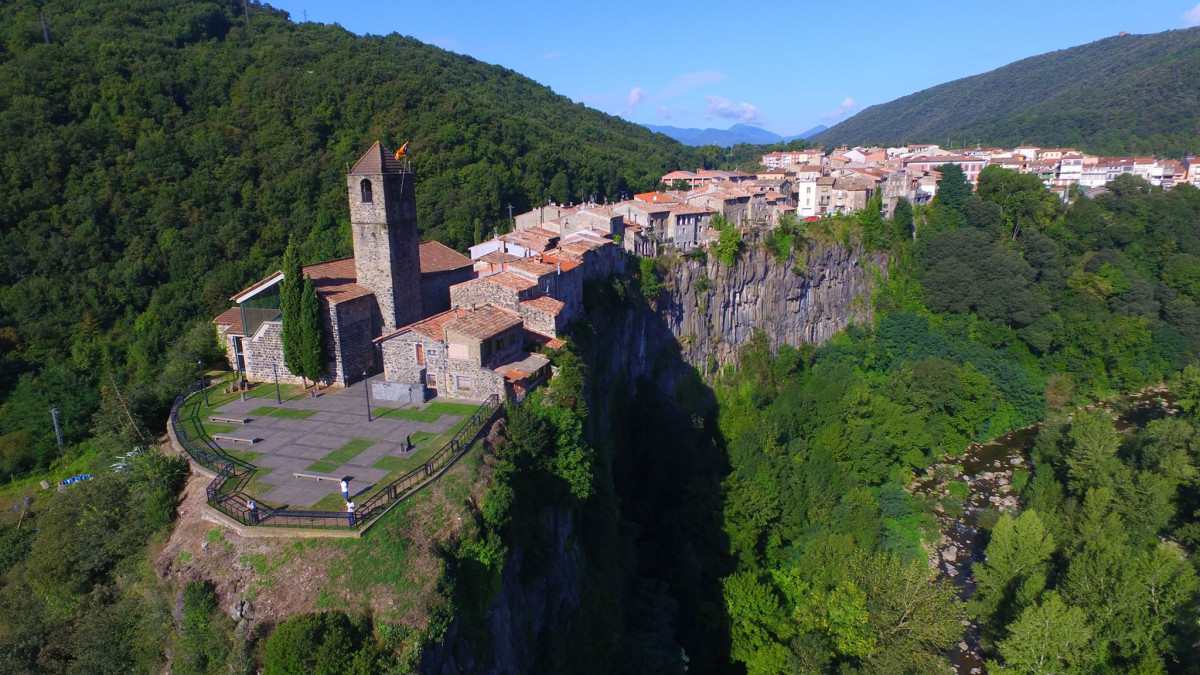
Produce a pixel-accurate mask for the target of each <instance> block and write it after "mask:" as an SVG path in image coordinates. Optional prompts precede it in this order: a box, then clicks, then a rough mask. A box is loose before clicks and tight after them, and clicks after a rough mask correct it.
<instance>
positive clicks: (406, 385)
mask: <svg viewBox="0 0 1200 675" xmlns="http://www.w3.org/2000/svg"><path fill="white" fill-rule="evenodd" d="M375 342H376V344H378V345H379V348H380V351H381V352H382V354H383V362H384V376H385V378H386V381H387V382H386V384H388V385H398V386H390V387H389V386H381V387H376V388H375V391H376V396H379V395H380V394H381V393H383V392H387V393H388V394H399V395H398V396H396V398H395V399H392V400H398V399H399V400H403V396H406V395H407V396H409V397H410V398H409V400H424V399H425V398H426V397H427V393H429V392H432V393H434V394H436V395H438V396H443V397H447V398H461V399H468V400H475V401H482V400H484V399H486V398H487V397H488V396H491V395H493V394H495V395H497V396H499V397H501V398H504V397H507V396H512V395H518V394H520V393H522V392H524V391H528V390H529V389H530V388H532V387H533V386H536V384H537V383H539V382H540V381H542V380H543V379H545V378H547V377H548V376H549V375H550V367H549V366H550V360H549V359H547V358H546V357H544V356H541V355H540V354H530V353H529V352H527V351H525V349H524V342H525V337H524V321H523V320H522V318H521V317H520V315H518V314H517V313H515V312H511V311H509V310H506V309H502V308H499V307H495V306H494V305H490V304H489V305H483V306H479V307H473V308H463V307H455V308H454V309H450V310H447V311H445V312H442V313H440V314H435V315H434V316H431V317H428V318H426V319H422V320H421V321H418V322H416V323H413V324H410V325H408V326H405V327H403V328H401V329H399V330H397V331H394V332H392V333H389V334H387V335H383V336H380V337H379V338H377V339H376V340H375Z"/></svg>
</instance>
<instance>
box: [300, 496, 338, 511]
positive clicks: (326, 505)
mask: <svg viewBox="0 0 1200 675" xmlns="http://www.w3.org/2000/svg"><path fill="white" fill-rule="evenodd" d="M308 508H310V509H312V510H313V511H344V510H345V509H346V502H345V501H344V500H342V493H340V492H335V493H333V494H329V495H325V496H324V497H321V498H320V499H318V500H317V503H316V504H313V505H312V506H310V507H308Z"/></svg>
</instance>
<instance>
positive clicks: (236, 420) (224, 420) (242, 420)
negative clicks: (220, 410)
mask: <svg viewBox="0 0 1200 675" xmlns="http://www.w3.org/2000/svg"><path fill="white" fill-rule="evenodd" d="M208 421H209V422H217V423H218V424H249V423H250V418H249V417H218V416H216V415H213V416H212V417H210V418H208Z"/></svg>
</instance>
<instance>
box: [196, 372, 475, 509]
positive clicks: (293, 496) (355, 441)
mask: <svg viewBox="0 0 1200 675" xmlns="http://www.w3.org/2000/svg"><path fill="white" fill-rule="evenodd" d="M364 387H365V384H364V383H362V382H359V383H357V384H354V385H351V386H349V387H345V388H331V389H327V390H325V392H323V393H322V394H321V395H320V396H317V397H316V398H311V397H308V396H304V395H298V394H297V389H298V388H296V387H290V388H285V389H284V391H283V403H282V404H279V403H276V401H275V387H274V385H273V384H269V383H268V384H259V385H258V386H257V387H256V388H255V390H254V395H253V397H247V398H246V400H244V401H243V400H241V399H240V397H239V398H235V399H234V400H233V401H231V402H228V403H225V404H223V405H219V406H218V407H216V408H215V409H214V411H213V413H212V414H213V415H214V416H217V417H231V418H248V419H250V420H251V421H250V422H249V423H247V424H245V425H224V424H220V423H212V424H208V423H207V422H208V420H207V416H206V419H205V420H204V421H205V422H206V427H207V428H208V431H209V433H210V435H213V436H220V435H226V436H230V437H235V438H256V439H260V440H259V441H258V442H256V443H254V444H253V445H251V444H247V443H239V442H236V441H229V440H223V439H217V441H216V442H217V443H218V444H219V445H220V446H221V447H222V448H223V449H225V450H227V451H229V454H231V455H233V456H235V457H238V458H240V459H244V460H246V461H249V462H251V463H253V464H254V465H256V466H258V467H259V471H258V472H257V473H256V475H255V477H254V479H253V481H252V483H251V484H250V485H249V486H248V491H249V492H250V493H251V494H253V495H255V496H256V497H257V498H258V499H260V500H262V501H263V502H264V504H269V505H283V504H286V505H288V506H290V507H292V508H311V507H313V506H314V505H317V503H318V502H321V504H320V505H319V507H318V508H327V509H330V510H341V507H342V501H341V494H340V492H341V491H340V488H339V483H338V481H336V480H321V481H317V480H314V479H312V478H296V477H294V476H293V475H292V474H293V473H294V472H299V473H308V474H313V473H318V474H329V475H332V476H337V477H341V476H346V477H348V478H350V493H351V496H352V497H353V496H354V495H361V494H363V493H364V492H367V491H369V490H370V489H371V488H372V487H373V486H381V485H382V484H383V483H384V482H386V481H385V478H386V477H388V476H389V474H395V473H396V472H397V471H401V470H403V471H407V470H409V469H412V468H415V467H416V466H417V465H418V464H419V462H420V461H421V460H413V461H411V462H404V461H402V460H404V459H407V458H410V457H412V456H413V455H417V454H419V455H422V456H424V455H426V454H428V452H429V451H431V450H436V448H438V447H441V445H442V444H443V443H444V442H445V439H444V438H442V436H443V434H445V433H446V432H448V431H450V430H451V429H452V428H453V427H454V426H455V425H456V424H458V423H459V422H461V421H462V420H464V419H465V418H466V417H469V416H470V414H471V412H472V411H473V410H474V408H477V407H478V406H479V405H480V403H478V402H470V401H459V400H455V401H454V402H453V403H451V404H447V403H446V402H442V401H439V400H437V399H435V400H433V401H429V402H427V403H425V404H420V405H400V404H397V403H395V402H391V401H379V402H376V401H374V400H372V401H371V408H372V413H373V414H372V419H371V421H369V422H368V421H367V403H366V396H365V393H364V391H363V389H364ZM289 394H290V398H289ZM210 395H212V393H211V391H210ZM268 408H270V409H272V410H267V409H268ZM414 418H420V419H414ZM410 437H411V438H412V440H413V444H414V446H415V447H414V449H413V450H410V451H406V442H407V439H408V438H410ZM392 477H394V475H393V476H392ZM388 480H390V479H388ZM331 495H332V496H334V497H331ZM322 500H324V501H322ZM360 503H361V500H360Z"/></svg>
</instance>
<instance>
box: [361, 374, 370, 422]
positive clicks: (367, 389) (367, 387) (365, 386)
mask: <svg viewBox="0 0 1200 675" xmlns="http://www.w3.org/2000/svg"><path fill="white" fill-rule="evenodd" d="M363 394H365V395H366V397H367V421H368V422H370V421H371V383H370V382H368V381H367V371H365V370H364V371H363Z"/></svg>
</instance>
